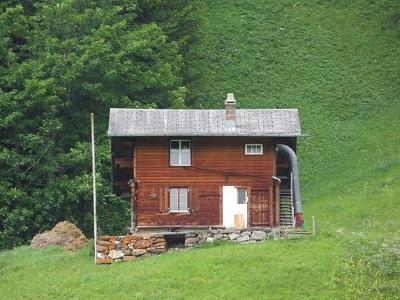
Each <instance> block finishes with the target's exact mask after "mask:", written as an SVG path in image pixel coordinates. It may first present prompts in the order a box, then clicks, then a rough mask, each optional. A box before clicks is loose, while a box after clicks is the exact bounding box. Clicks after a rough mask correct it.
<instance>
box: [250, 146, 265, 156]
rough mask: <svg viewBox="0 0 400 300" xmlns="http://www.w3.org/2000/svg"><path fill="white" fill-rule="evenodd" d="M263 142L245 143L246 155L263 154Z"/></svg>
mask: <svg viewBox="0 0 400 300" xmlns="http://www.w3.org/2000/svg"><path fill="white" fill-rule="evenodd" d="M263 153H264V151H263V144H246V145H245V154H246V155H262V154H263Z"/></svg>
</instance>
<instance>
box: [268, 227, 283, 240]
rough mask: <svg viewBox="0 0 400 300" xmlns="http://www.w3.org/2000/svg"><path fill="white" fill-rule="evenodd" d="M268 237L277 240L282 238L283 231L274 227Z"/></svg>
mask: <svg viewBox="0 0 400 300" xmlns="http://www.w3.org/2000/svg"><path fill="white" fill-rule="evenodd" d="M268 238H273V239H274V240H275V241H276V240H279V239H280V238H281V231H280V229H279V228H273V229H272V230H271V232H270V233H269V236H268Z"/></svg>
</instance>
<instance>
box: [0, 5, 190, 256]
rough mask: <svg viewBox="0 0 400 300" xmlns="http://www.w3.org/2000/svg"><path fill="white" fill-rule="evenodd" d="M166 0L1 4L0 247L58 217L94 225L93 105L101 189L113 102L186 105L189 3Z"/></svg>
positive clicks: (106, 183) (101, 189) (18, 241)
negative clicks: (182, 13)
mask: <svg viewBox="0 0 400 300" xmlns="http://www.w3.org/2000/svg"><path fill="white" fill-rule="evenodd" d="M166 3H168V1H156V0H155V1H136V2H135V1H131V0H118V1H108V0H85V1H83V0H64V1H54V0H47V1H43V0H42V1H35V5H32V2H31V1H28V0H27V1H23V5H20V4H16V3H15V1H8V2H7V3H6V5H5V4H4V3H3V4H2V6H0V9H2V11H1V13H0V177H1V178H2V181H1V182H0V195H1V196H0V207H1V208H0V249H1V248H5V247H11V246H14V245H17V244H21V243H23V242H25V241H27V240H28V239H29V238H30V237H32V235H33V234H34V233H36V232H38V231H39V230H43V229H46V228H49V227H50V226H52V225H54V224H55V223H56V222H58V221H60V220H63V219H68V220H71V221H74V222H75V223H78V225H79V226H80V227H81V228H83V230H84V231H85V232H86V233H90V232H91V219H92V216H91V186H90V147H89V144H88V136H89V132H88V128H89V126H88V114H89V113H90V112H94V113H95V115H96V124H97V127H96V130H97V134H98V140H97V143H98V146H97V152H98V153H97V155H98V162H97V163H98V165H99V167H98V172H99V177H98V178H99V194H100V196H101V195H104V194H105V193H107V192H108V190H109V186H110V184H109V172H110V171H109V168H108V167H109V161H110V157H109V151H110V150H109V149H110V148H109V142H108V139H107V138H106V137H105V132H106V126H107V117H108V110H109V108H110V107H161V108H164V107H185V97H186V94H187V91H186V88H185V86H184V81H185V80H184V72H185V57H187V55H188V53H189V52H188V51H189V50H188V49H189V48H190V47H189V43H190V42H191V41H190V39H189V38H188V37H187V36H185V35H187V33H188V32H190V30H189V29H184V28H183V27H182V25H179V24H177V23H175V21H174V20H176V18H178V19H179V16H180V15H179V12H180V11H181V10H185V9H186V8H187V9H188V10H189V11H187V12H186V14H187V16H186V17H187V18H193V19H195V17H193V14H194V8H193V6H191V4H190V3H189V2H188V1H182V5H181V6H179V5H178V6H169V8H168V11H167V12H166V11H164V10H163V8H165V5H167V4H166ZM149 8H151V10H149ZM149 11H152V12H153V13H154V14H155V15H154V16H151V17H149ZM161 12H163V13H161ZM174 16H175V19H174ZM185 26H186V27H188V26H187V25H186V23H185ZM196 30H197V27H196V26H194V27H193V32H195V31H196ZM100 198H101V197H100ZM115 201H119V200H117V199H115ZM100 210H101V205H100ZM107 221H108V222H112V221H113V220H107Z"/></svg>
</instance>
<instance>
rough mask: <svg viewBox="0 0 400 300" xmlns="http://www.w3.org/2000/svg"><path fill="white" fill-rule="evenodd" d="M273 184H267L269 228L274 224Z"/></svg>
mask: <svg viewBox="0 0 400 300" xmlns="http://www.w3.org/2000/svg"><path fill="white" fill-rule="evenodd" d="M273 189H274V185H273V184H272V183H271V184H270V186H269V224H270V226H271V228H272V227H273V226H274V225H275V224H274V223H275V219H274V205H273V204H274V200H273V198H274V190H273Z"/></svg>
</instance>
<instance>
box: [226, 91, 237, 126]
mask: <svg viewBox="0 0 400 300" xmlns="http://www.w3.org/2000/svg"><path fill="white" fill-rule="evenodd" d="M225 120H226V121H234V122H235V121H236V101H235V97H234V96H233V93H228V94H227V96H226V100H225Z"/></svg>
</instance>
